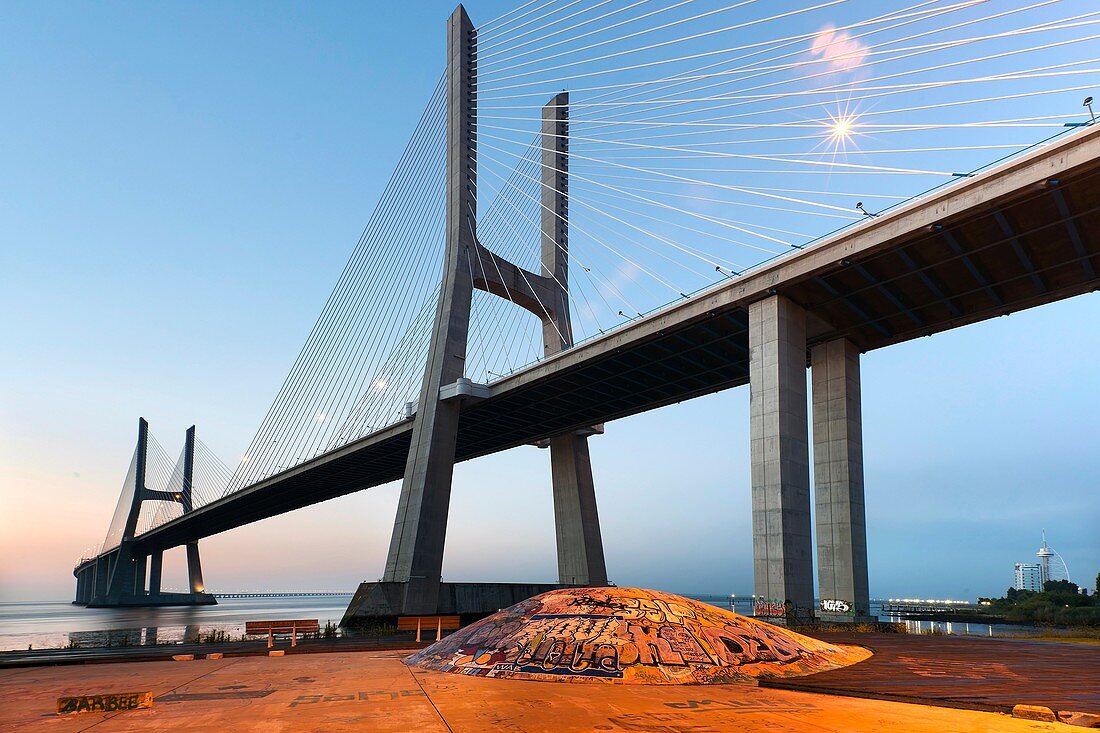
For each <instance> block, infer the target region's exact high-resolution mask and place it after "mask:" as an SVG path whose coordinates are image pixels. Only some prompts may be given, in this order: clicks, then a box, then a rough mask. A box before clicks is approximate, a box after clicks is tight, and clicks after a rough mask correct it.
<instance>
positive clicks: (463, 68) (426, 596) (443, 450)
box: [384, 5, 479, 614]
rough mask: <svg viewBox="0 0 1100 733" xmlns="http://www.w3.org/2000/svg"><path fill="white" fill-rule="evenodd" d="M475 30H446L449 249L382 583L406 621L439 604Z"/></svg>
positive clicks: (454, 419) (462, 341) (471, 197)
mask: <svg viewBox="0 0 1100 733" xmlns="http://www.w3.org/2000/svg"><path fill="white" fill-rule="evenodd" d="M473 48H474V25H473V23H472V22H471V21H470V17H469V16H468V15H467V14H466V11H465V9H464V8H463V7H462V6H461V5H460V6H458V7H457V8H456V9H455V11H454V12H453V13H452V14H451V17H450V19H449V20H448V23H447V80H448V81H447V84H448V89H447V95H448V100H447V246H446V253H445V259H444V265H443V283H442V288H441V291H440V297H439V305H438V307H437V309H436V316H435V325H434V327H433V330H432V341H431V345H430V346H429V349H428V363H427V366H426V367H425V372H424V383H423V386H422V387H421V392H420V399H419V401H418V402H417V409H416V419H415V422H414V423H413V430H412V439H411V441H412V442H411V444H410V448H409V458H408V461H407V463H406V464H405V477H404V480H403V481H402V484H401V496H400V499H399V500H398V506H397V518H396V520H395V521H394V526H393V535H392V537H391V539H390V550H389V556H388V558H387V560H386V572H385V575H384V581H385V582H398V583H403V584H404V603H403V609H404V613H405V614H432V613H435V612H436V609H437V607H438V605H439V586H440V580H441V574H442V570H443V545H444V540H445V539H446V535H447V514H448V512H449V510H450V501H451V478H452V475H453V473H454V457H455V439H456V437H457V435H458V420H459V411H460V409H461V408H460V404H459V400H449V401H446V402H444V401H441V400H440V395H439V390H440V388H441V387H444V386H446V385H450V384H453V383H454V382H456V381H458V379H459V378H460V377H462V376H463V374H464V373H465V361H466V343H467V334H468V331H469V327H470V303H471V299H472V297H473V283H472V278H471V272H470V262H471V259H470V258H471V253H472V252H474V251H475V248H477V247H478V246H479V245H478V242H477V235H476V234H475V231H474V222H475V217H476V212H477V209H476V207H477V196H476V186H477V178H476V176H477V168H476V165H475V162H474V156H475V155H476V142H475V138H474V134H475V132H476V131H475V126H476V115H477V102H476V99H475V95H476V91H475V88H474V79H475V76H476V68H475V64H476V62H475V60H474V55H473Z"/></svg>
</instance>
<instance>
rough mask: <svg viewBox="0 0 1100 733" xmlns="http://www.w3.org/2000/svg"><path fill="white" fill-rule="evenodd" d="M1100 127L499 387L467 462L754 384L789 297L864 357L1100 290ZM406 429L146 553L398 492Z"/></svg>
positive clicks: (295, 472) (336, 454)
mask: <svg viewBox="0 0 1100 733" xmlns="http://www.w3.org/2000/svg"><path fill="white" fill-rule="evenodd" d="M1098 202H1100V126H1094V127H1091V128H1087V129H1085V130H1082V131H1080V132H1078V133H1076V134H1073V135H1070V136H1067V137H1066V138H1063V139H1060V140H1058V141H1056V142H1053V143H1051V144H1049V145H1047V146H1044V147H1042V148H1039V149H1037V150H1034V151H1032V152H1030V153H1028V154H1026V155H1022V156H1020V157H1018V158H1016V159H1014V160H1011V161H1009V162H1007V163H1005V164H1002V165H1000V166H998V167H996V168H994V169H991V170H989V171H987V172H984V173H982V174H980V175H978V176H975V177H973V178H970V179H967V180H965V181H961V182H959V183H957V184H954V185H952V186H948V187H945V188H944V189H942V190H940V191H938V192H936V193H933V194H930V195H928V196H925V197H923V198H921V199H919V200H917V201H914V202H912V203H909V204H907V205H905V206H903V207H900V208H898V209H896V210H894V211H891V212H889V213H887V214H884V215H883V216H881V217H878V218H876V219H874V220H870V221H867V222H865V223H864V224H862V225H860V226H857V227H853V228H850V229H848V230H845V231H843V232H841V233H839V234H837V235H834V236H833V237H830V238H828V239H826V240H824V241H821V242H819V243H817V244H814V245H813V246H811V247H808V248H807V249H806V250H804V251H801V252H798V253H796V254H793V255H791V256H789V257H787V258H784V259H782V260H779V261H777V262H775V263H772V264H770V265H768V266H766V267H763V268H761V269H759V270H757V271H755V272H753V273H751V274H748V275H745V276H744V277H742V278H739V279H737V280H731V281H730V282H728V283H722V284H720V285H717V286H715V287H713V288H711V289H709V290H707V291H704V292H703V293H700V294H698V295H696V296H694V297H692V298H690V299H688V300H684V301H681V302H679V303H677V304H674V305H672V306H669V307H666V308H664V309H662V310H660V311H658V312H656V313H654V314H652V315H650V316H647V317H645V318H642V319H638V320H636V321H634V322H633V323H630V324H627V325H625V326H624V327H622V328H620V329H618V330H616V331H614V332H612V333H609V334H607V335H604V336H601V337H600V338H598V339H593V340H590V341H588V342H585V343H582V344H580V345H578V346H576V347H574V348H572V349H570V350H568V351H565V352H562V353H560V354H558V355H555V356H554V357H550V358H548V359H544V360H543V361H542V362H540V363H538V364H536V365H534V366H532V367H530V368H528V369H526V370H524V371H522V372H518V373H517V374H514V375H512V376H510V377H508V378H505V379H502V380H500V381H498V382H495V383H494V384H493V385H492V386H491V390H490V392H491V396H490V397H489V398H487V399H485V400H483V401H481V402H479V403H477V404H473V405H470V406H468V407H467V408H465V409H464V411H463V414H462V420H461V425H460V429H459V435H458V444H457V450H456V453H457V456H456V457H457V459H458V460H467V459H469V458H474V457H476V456H480V455H485V454H488V453H493V452H496V451H500V450H504V449H507V448H511V447H513V446H517V445H522V444H524V443H529V442H532V441H535V440H537V439H540V438H543V437H547V436H550V435H553V434H556V433H560V432H563V431H566V430H570V429H575V428H579V427H583V426H586V425H592V424H595V423H600V422H605V421H608V420H612V419H615V418H619V417H624V416H627V415H632V414H636V413H639V412H643V411H645V410H649V409H653V408H655V407H660V406H662V405H666V404H670V403H673V402H678V401H682V400H685V399H690V398H692V397H697V396H700V395H704V394H708V393H711V392H716V391H719V390H722V389H727V388H729V387H734V386H738V385H741V384H745V383H747V382H748V366H749V354H748V329H747V322H748V316H747V308H748V305H749V303H751V302H753V301H754V300H758V299H761V298H764V297H767V296H768V295H770V294H772V293H774V292H781V293H783V294H784V295H786V296H788V297H790V298H791V299H793V300H794V301H796V302H798V303H799V304H801V305H802V306H804V307H805V308H807V310H808V312H809V323H808V334H807V335H808V341H809V345H811V346H812V345H813V344H816V343H820V342H822V341H826V340H829V339H833V338H836V337H838V336H845V337H847V338H849V339H851V340H852V341H854V342H855V343H856V344H857V345H859V346H860V347H861V348H862V349H863V350H865V351H866V350H870V349H876V348H881V347H883V346H887V345H890V344H894V343H898V342H900V341H905V340H907V339H912V338H917V337H920V336H925V335H929V334H932V333H936V332H938V331H943V330H946V329H950V328H955V327H958V326H961V325H965V324H969V323H974V322H977V321H981V320H984V319H987V318H992V317H995V316H1000V315H1005V314H1008V313H1011V312H1014V311H1018V310H1022V309H1024V308H1030V307H1033V306H1037V305H1041V304H1044V303H1049V302H1053V301H1055V300H1059V299H1062V298H1068V297H1071V296H1074V295H1078V294H1081V293H1085V292H1088V291H1091V290H1095V289H1097V288H1100V278H1098V276H1097V272H1098V271H1100V211H1098V208H1100V205H1098ZM410 425H411V422H410V421H405V422H403V423H399V424H397V425H394V426H391V427H389V428H386V429H383V430H381V431H379V432H377V433H375V434H373V435H370V436H367V437H366V438H363V439H361V440H359V441H357V442H355V443H352V444H349V445H347V446H345V447H343V448H340V449H338V450H336V451H333V452H331V453H328V454H325V455H323V456H320V457H318V458H315V459H313V460H311V461H308V462H306V463H303V464H302V465H300V466H297V467H295V468H293V469H290V470H287V471H284V472H282V473H280V474H278V475H276V476H272V477H270V478H268V479H265V480H264V481H261V482H259V483H257V484H255V485H253V486H251V487H248V488H246V489H244V490H242V491H240V492H237V493H236V494H233V495H231V496H229V497H226V498H224V499H221V500H219V501H216V502H213V503H211V504H208V505H206V506H203V507H200V508H198V509H197V510H196V511H194V512H192V513H190V514H188V515H185V516H183V517H181V518H178V519H175V520H173V521H171V522H168V523H166V524H164V525H162V526H161V527H158V528H156V529H154V530H152V531H150V532H148V533H146V534H145V535H142V536H141V537H140V538H139V539H138V542H139V545H140V546H141V549H145V550H149V551H152V550H156V549H160V548H168V547H174V546H177V545H179V544H181V543H183V542H186V541H190V540H196V539H199V538H202V537H206V536H209V535H212V534H216V533H218V532H223V531H225V530H228V529H232V528H233V527H238V526H241V525H244V524H248V523H250V522H254V521H257V520H260V519H264V518H266V517H271V516H274V515H277V514H281V513H284V512H288V511H291V510H294V509H298V508H300V507H304V506H308V505H310V504H314V503H317V502H320V501H325V500H326V499H331V498H334V497H337V496H342V495H344V494H349V493H352V492H355V491H360V490H362V489H366V488H369V487H372V486H377V485H379V484H383V483H387V482H389V481H393V480H396V479H399V478H400V477H401V475H402V473H403V471H404V467H405V459H406V456H407V453H408V449H409V435H410Z"/></svg>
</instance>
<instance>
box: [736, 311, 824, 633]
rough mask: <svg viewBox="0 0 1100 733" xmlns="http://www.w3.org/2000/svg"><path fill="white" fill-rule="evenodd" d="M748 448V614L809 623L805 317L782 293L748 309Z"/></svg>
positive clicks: (811, 603)
mask: <svg viewBox="0 0 1100 733" xmlns="http://www.w3.org/2000/svg"><path fill="white" fill-rule="evenodd" d="M749 444H750V451H749V454H750V456H751V464H752V466H751V473H752V556H753V582H754V587H755V588H756V598H757V602H758V604H759V603H762V604H765V605H762V606H759V605H758V606H757V608H756V615H757V616H770V617H788V618H789V617H792V616H793V617H796V618H798V619H801V620H804V621H805V620H809V619H810V618H811V617H812V614H813V610H814V579H813V548H812V547H811V545H810V468H809V464H810V453H809V450H810V449H809V441H808V438H807V430H806V311H805V310H803V309H802V308H801V307H800V306H799V305H798V304H797V303H794V302H793V301H791V300H790V299H788V298H785V297H783V296H782V295H773V296H772V297H770V298H767V299H765V300H759V301H756V302H755V303H752V304H750V305H749Z"/></svg>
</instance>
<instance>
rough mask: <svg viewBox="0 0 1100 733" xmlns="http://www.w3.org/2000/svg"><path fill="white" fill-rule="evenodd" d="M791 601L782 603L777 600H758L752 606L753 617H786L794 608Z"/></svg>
mask: <svg viewBox="0 0 1100 733" xmlns="http://www.w3.org/2000/svg"><path fill="white" fill-rule="evenodd" d="M793 606H794V604H792V603H791V602H790V601H781V600H779V599H777V598H757V599H756V602H755V603H753V606H752V615H753V616H763V617H764V618H778V617H783V616H786V615H787V614H788V613H789V612H790V610H791V609H792V608H793Z"/></svg>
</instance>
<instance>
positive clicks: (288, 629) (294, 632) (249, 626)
mask: <svg viewBox="0 0 1100 733" xmlns="http://www.w3.org/2000/svg"><path fill="white" fill-rule="evenodd" d="M320 630H321V625H320V624H319V623H318V622H317V619H301V620H292V621H246V622H245V624H244V633H245V635H246V636H257V635H259V634H267V648H268V649H270V648H271V647H273V646H275V634H290V645H291V646H297V645H298V634H299V633H302V634H315V633H317V632H319V631H320Z"/></svg>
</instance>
